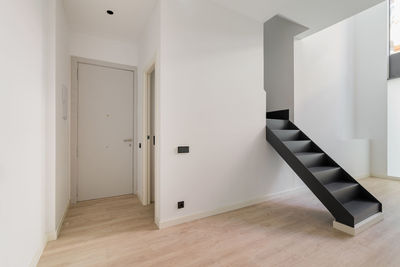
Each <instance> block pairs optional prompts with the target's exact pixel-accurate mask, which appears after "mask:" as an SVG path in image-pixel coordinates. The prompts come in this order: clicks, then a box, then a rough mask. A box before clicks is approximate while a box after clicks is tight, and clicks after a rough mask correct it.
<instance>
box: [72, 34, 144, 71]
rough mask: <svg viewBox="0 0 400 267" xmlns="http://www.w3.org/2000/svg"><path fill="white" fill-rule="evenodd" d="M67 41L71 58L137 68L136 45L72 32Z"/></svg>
mask: <svg viewBox="0 0 400 267" xmlns="http://www.w3.org/2000/svg"><path fill="white" fill-rule="evenodd" d="M69 40H70V42H69V49H70V54H71V55H72V56H77V57H85V58H90V59H96V60H103V61H108V62H112V63H118V64H125V65H130V66H137V64H138V48H137V44H136V43H133V42H132V43H129V42H124V41H119V40H111V39H106V38H103V37H98V36H93V35H88V34H81V33H74V32H71V33H70V36H69Z"/></svg>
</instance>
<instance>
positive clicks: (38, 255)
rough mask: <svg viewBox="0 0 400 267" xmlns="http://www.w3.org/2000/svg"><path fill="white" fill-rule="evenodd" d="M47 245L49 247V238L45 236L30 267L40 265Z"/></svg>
mask: <svg viewBox="0 0 400 267" xmlns="http://www.w3.org/2000/svg"><path fill="white" fill-rule="evenodd" d="M46 245H47V236H46V235H44V236H43V238H42V241H41V242H40V246H39V248H38V249H37V251H36V253H35V256H33V259H32V261H31V264H29V266H30V267H36V266H37V265H38V263H39V260H40V257H41V256H42V254H43V250H44V248H45V247H46Z"/></svg>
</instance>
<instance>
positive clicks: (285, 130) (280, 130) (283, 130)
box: [272, 129, 308, 141]
mask: <svg viewBox="0 0 400 267" xmlns="http://www.w3.org/2000/svg"><path fill="white" fill-rule="evenodd" d="M272 131H273V132H300V130H296V129H274V130H272ZM291 141H295V140H291ZM307 141H308V140H307Z"/></svg>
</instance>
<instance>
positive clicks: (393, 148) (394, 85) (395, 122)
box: [388, 79, 400, 177]
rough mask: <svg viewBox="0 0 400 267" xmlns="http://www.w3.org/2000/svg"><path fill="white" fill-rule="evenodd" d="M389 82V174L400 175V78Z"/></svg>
mask: <svg viewBox="0 0 400 267" xmlns="http://www.w3.org/2000/svg"><path fill="white" fill-rule="evenodd" d="M388 84H389V86H388V175H389V176H393V177H400V164H399V162H400V138H399V136H400V105H399V103H400V79H394V80H391V81H389V83H388Z"/></svg>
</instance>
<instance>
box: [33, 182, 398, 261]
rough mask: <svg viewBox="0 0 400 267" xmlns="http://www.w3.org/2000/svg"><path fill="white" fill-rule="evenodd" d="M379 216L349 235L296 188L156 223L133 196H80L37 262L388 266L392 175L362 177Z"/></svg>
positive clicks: (394, 193)
mask: <svg viewBox="0 0 400 267" xmlns="http://www.w3.org/2000/svg"><path fill="white" fill-rule="evenodd" d="M360 182H361V184H362V185H363V186H365V187H366V188H367V189H368V190H370V191H371V192H372V193H373V194H374V195H376V196H377V198H378V199H379V200H381V201H382V202H383V204H384V207H385V219H384V220H383V221H382V222H380V223H379V224H377V225H375V226H374V228H373V229H370V230H369V231H368V230H367V231H366V232H363V233H361V234H359V235H358V236H356V237H350V236H348V235H346V234H343V233H341V232H338V231H336V230H334V229H333V228H332V227H331V224H332V219H333V218H332V217H331V215H330V214H329V212H328V211H326V210H325V208H324V207H323V206H322V204H321V203H320V202H319V201H318V200H317V199H316V198H315V197H314V196H313V195H312V194H311V193H310V192H309V191H308V190H300V191H297V192H294V193H291V194H290V195H286V196H282V197H279V198H275V199H272V200H269V201H266V202H264V203H261V204H258V205H254V206H251V207H248V208H243V209H240V210H236V211H232V212H228V213H224V214H220V215H217V216H213V217H208V218H205V219H201V220H197V221H194V222H190V223H186V224H182V225H178V226H174V227H170V228H167V229H162V230H157V228H156V226H155V225H154V224H153V223H152V221H153V207H143V206H142V205H141V204H140V202H139V201H138V199H137V198H136V197H135V196H131V195H127V196H121V197H115V198H108V199H101V200H94V201H85V202H80V203H79V204H78V205H76V206H74V207H72V208H71V209H70V210H69V211H68V214H67V217H66V219H65V222H64V225H63V228H62V230H61V234H60V237H59V239H58V240H56V241H53V242H49V243H48V245H47V247H46V249H45V251H44V253H43V256H42V258H41V260H40V263H39V266H275V265H278V266H395V265H396V264H397V263H398V262H399V261H400V255H399V254H398V251H399V246H398V245H396V244H398V242H397V241H398V239H399V238H400V226H398V225H394V223H395V222H396V221H399V220H400V211H399V209H398V208H397V203H398V202H399V201H400V183H399V182H397V181H390V180H382V179H375V178H367V179H362V180H360Z"/></svg>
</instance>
